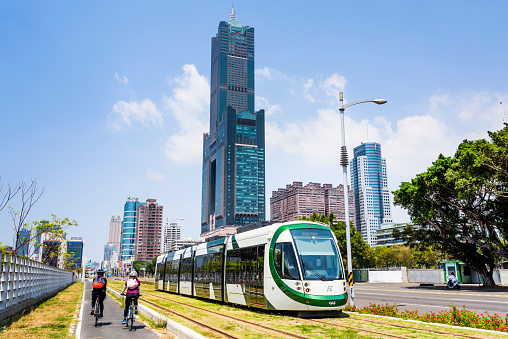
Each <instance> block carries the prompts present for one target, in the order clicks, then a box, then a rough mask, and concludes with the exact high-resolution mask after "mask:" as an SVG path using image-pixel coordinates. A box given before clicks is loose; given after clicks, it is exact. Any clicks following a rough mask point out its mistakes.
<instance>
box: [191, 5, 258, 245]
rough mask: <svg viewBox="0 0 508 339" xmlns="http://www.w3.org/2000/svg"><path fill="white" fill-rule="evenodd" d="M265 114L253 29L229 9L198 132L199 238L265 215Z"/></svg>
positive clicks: (216, 43)
mask: <svg viewBox="0 0 508 339" xmlns="http://www.w3.org/2000/svg"><path fill="white" fill-rule="evenodd" d="M264 117H265V112H264V110H259V111H257V112H255V111H254V28H252V27H248V26H242V25H241V24H240V23H239V22H238V21H237V20H236V18H235V10H234V8H233V10H232V13H231V17H230V20H229V21H221V22H220V23H219V29H218V32H217V35H216V36H215V37H214V38H212V60H211V83H210V133H205V134H204V135H203V171H202V197H201V201H202V202H201V236H202V237H203V238H205V239H212V238H213V237H217V236H222V235H225V234H231V233H235V232H236V228H237V227H238V226H242V225H245V224H249V223H253V222H256V221H259V220H264V219H265V128H264V125H265V122H264Z"/></svg>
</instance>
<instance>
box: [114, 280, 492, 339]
mask: <svg viewBox="0 0 508 339" xmlns="http://www.w3.org/2000/svg"><path fill="white" fill-rule="evenodd" d="M115 290H117V289H116V288H115ZM117 291H119V290H117ZM143 295H145V296H150V297H152V298H156V299H160V300H165V301H168V302H171V303H174V304H178V305H182V306H185V307H188V308H192V309H195V310H197V311H200V312H205V313H207V314H212V315H214V316H219V317H221V318H225V319H228V320H231V321H234V322H236V323H242V324H246V325H248V326H249V327H250V328H252V329H255V330H256V331H257V332H263V333H276V334H279V335H283V336H284V337H286V338H299V339H310V338H309V337H306V336H303V335H301V334H296V333H292V332H289V331H285V330H280V329H276V328H273V327H269V326H266V325H263V324H260V323H256V322H252V321H249V320H245V319H242V318H238V317H234V316H230V315H227V314H224V313H220V312H216V311H212V310H208V309H205V308H201V307H198V306H194V305H189V304H188V303H184V302H180V301H177V300H174V299H170V298H166V297H163V296H160V295H157V294H154V293H150V292H143ZM143 302H146V303H147V304H149V305H151V306H153V307H155V308H158V309H160V310H163V311H164V312H167V313H169V314H174V315H175V316H178V317H181V318H182V319H185V320H187V321H189V322H192V323H195V324H197V325H199V326H202V327H204V328H207V329H209V330H211V331H213V332H216V333H219V334H220V335H222V336H224V337H226V338H239V337H235V336H234V335H231V334H229V333H226V332H224V331H222V330H219V329H218V328H217V327H214V326H210V325H207V324H205V323H203V322H200V321H197V320H195V319H192V318H190V317H188V316H185V315H183V314H180V313H178V312H175V311H173V310H171V309H168V308H166V307H163V306H161V305H158V304H157V303H154V302H153V301H148V300H146V299H143ZM296 319H298V320H299V321H301V322H304V323H308V324H313V325H318V324H319V325H326V326H330V327H333V328H337V329H339V330H345V329H350V330H355V331H357V332H360V333H367V334H371V335H372V334H373V335H378V336H380V337H383V338H400V339H402V338H414V333H411V334H408V335H407V336H406V335H402V334H393V333H387V331H376V330H373V329H368V328H364V327H361V326H354V325H351V324H344V323H343V322H344V319H340V320H339V319H338V321H340V322H341V323H337V322H330V321H326V320H318V319H301V318H296ZM358 320H359V321H361V322H363V323H365V324H366V325H371V324H373V323H374V324H380V325H385V326H386V327H387V328H390V327H391V328H400V329H407V330H412V331H414V330H416V331H421V332H425V333H429V334H437V335H442V336H443V335H445V336H449V337H455V338H467V339H482V338H485V336H471V335H466V334H459V333H450V332H445V331H438V330H430V329H423V328H419V327H414V326H405V325H400V324H392V323H390V322H384V321H379V320H374V319H369V320H363V319H358ZM429 325H430V323H429ZM239 339H240V338H239Z"/></svg>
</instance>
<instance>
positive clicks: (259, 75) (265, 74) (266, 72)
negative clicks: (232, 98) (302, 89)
mask: <svg viewBox="0 0 508 339" xmlns="http://www.w3.org/2000/svg"><path fill="white" fill-rule="evenodd" d="M254 74H255V76H256V79H257V80H260V79H268V80H284V79H286V78H287V77H286V76H285V75H284V74H283V73H281V72H279V71H277V70H275V69H273V68H268V67H264V68H258V69H256V70H255V71H254Z"/></svg>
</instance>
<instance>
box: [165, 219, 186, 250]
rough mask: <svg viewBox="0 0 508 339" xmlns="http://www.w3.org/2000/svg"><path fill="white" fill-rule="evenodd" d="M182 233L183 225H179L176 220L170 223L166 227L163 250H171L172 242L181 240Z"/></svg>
mask: <svg viewBox="0 0 508 339" xmlns="http://www.w3.org/2000/svg"><path fill="white" fill-rule="evenodd" d="M181 234H182V226H179V225H178V224H177V223H176V222H172V223H170V224H168V223H167V222H166V227H164V240H163V244H162V252H163V253H166V252H169V251H170V249H171V243H172V242H173V241H175V240H180V236H181Z"/></svg>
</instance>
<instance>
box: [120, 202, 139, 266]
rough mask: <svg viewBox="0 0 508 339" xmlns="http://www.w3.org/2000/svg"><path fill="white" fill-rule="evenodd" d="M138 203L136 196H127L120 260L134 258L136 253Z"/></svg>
mask: <svg viewBox="0 0 508 339" xmlns="http://www.w3.org/2000/svg"><path fill="white" fill-rule="evenodd" d="M142 204H144V203H140V202H139V199H138V198H127V201H126V202H125V205H124V213H123V224H122V236H121V238H122V244H121V256H122V260H125V259H129V258H134V255H135V254H136V252H135V251H136V223H137V220H138V218H137V215H138V206H139V205H142Z"/></svg>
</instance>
